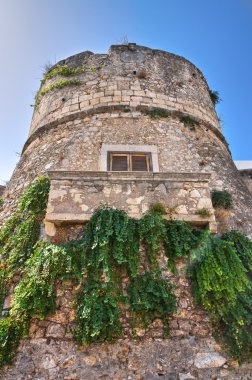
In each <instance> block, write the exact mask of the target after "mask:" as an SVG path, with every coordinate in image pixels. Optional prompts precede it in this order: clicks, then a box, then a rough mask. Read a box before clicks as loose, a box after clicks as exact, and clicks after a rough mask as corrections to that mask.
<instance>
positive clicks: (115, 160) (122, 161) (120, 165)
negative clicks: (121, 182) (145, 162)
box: [111, 155, 128, 172]
mask: <svg viewBox="0 0 252 380" xmlns="http://www.w3.org/2000/svg"><path fill="white" fill-rule="evenodd" d="M111 170H112V171H117V172H125V171H128V157H127V156H114V155H113V156H112V169H111Z"/></svg>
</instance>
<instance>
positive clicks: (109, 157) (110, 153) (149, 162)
mask: <svg viewBox="0 0 252 380" xmlns="http://www.w3.org/2000/svg"><path fill="white" fill-rule="evenodd" d="M113 156H126V157H127V166H128V170H123V171H122V172H124V173H129V172H131V173H132V172H133V173H152V172H153V165H152V154H151V152H135V151H107V171H109V172H113V173H114V172H115V173H116V172H120V171H121V170H112V158H113ZM132 156H138V157H139V156H141V157H142V156H144V157H146V166H147V171H145V170H132Z"/></svg>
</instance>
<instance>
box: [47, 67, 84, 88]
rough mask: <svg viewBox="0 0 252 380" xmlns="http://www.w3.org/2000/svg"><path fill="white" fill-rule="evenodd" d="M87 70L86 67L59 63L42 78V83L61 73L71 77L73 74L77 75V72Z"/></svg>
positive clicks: (80, 72)
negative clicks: (74, 66)
mask: <svg viewBox="0 0 252 380" xmlns="http://www.w3.org/2000/svg"><path fill="white" fill-rule="evenodd" d="M85 71H86V67H85V66H82V67H77V68H73V67H70V66H67V65H64V66H61V65H57V66H56V67H55V68H54V69H52V70H50V69H49V70H48V71H47V72H46V74H45V76H44V78H43V79H42V81H41V83H42V84H44V83H45V82H46V81H47V80H49V79H51V78H53V77H55V76H56V75H61V76H63V77H69V76H71V75H77V74H82V73H84V72H85Z"/></svg>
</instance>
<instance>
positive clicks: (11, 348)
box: [0, 316, 28, 367]
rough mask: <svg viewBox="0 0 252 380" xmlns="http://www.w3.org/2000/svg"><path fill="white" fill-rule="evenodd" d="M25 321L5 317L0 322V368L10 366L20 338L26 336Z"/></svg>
mask: <svg viewBox="0 0 252 380" xmlns="http://www.w3.org/2000/svg"><path fill="white" fill-rule="evenodd" d="M27 333H28V326H27V323H26V321H25V320H23V319H19V318H16V317H9V316H5V317H4V318H3V319H1V320H0V367H2V366H3V365H5V364H11V363H12V360H13V359H14V356H15V354H16V350H17V348H18V346H19V342H20V339H21V337H22V336H24V335H27Z"/></svg>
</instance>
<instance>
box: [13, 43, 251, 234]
mask: <svg viewBox="0 0 252 380" xmlns="http://www.w3.org/2000/svg"><path fill="white" fill-rule="evenodd" d="M57 65H61V66H67V67H70V68H72V69H76V71H75V75H73V72H71V74H72V75H71V76H68V77H65V76H63V75H53V73H54V71H53V70H54V68H55V67H57ZM57 65H55V66H54V67H52V68H51V69H50V71H49V73H48V74H49V75H47V76H46V80H43V81H42V84H41V88H40V91H39V94H38V96H37V99H36V104H35V110H34V114H33V118H32V123H31V127H30V133H29V138H28V140H27V141H26V143H25V145H24V148H23V153H22V157H21V160H20V162H19V164H18V165H17V168H16V170H15V172H14V174H13V176H12V179H11V181H10V183H9V185H8V189H7V193H6V194H7V196H8V202H9V204H7V210H8V205H9V206H11V204H15V200H16V199H17V198H18V195H19V194H21V193H22V191H23V188H24V186H26V185H27V184H29V183H30V182H31V181H32V180H33V179H34V178H35V177H36V176H37V175H38V174H41V173H45V172H46V173H48V175H49V177H50V179H51V191H50V197H49V204H48V210H47V215H46V223H45V224H46V234H47V235H48V236H49V237H50V238H51V239H52V240H55V241H60V240H62V239H63V240H64V239H67V238H69V236H65V235H68V232H69V228H68V227H67V226H69V224H70V225H72V224H74V225H75V226H76V225H78V224H80V225H81V224H83V223H85V222H86V221H87V220H88V219H89V218H90V216H91V215H92V212H93V210H94V208H96V207H97V206H98V205H99V204H100V203H106V204H109V205H112V206H116V207H118V208H123V209H125V210H126V211H127V212H129V214H130V215H132V216H136V217H138V216H141V215H142V214H143V213H145V212H146V211H147V210H148V208H149V205H150V203H155V202H161V203H163V204H164V205H166V206H167V208H168V210H172V211H173V212H174V211H175V214H174V217H175V218H178V219H182V220H186V221H188V222H190V223H193V224H198V225H209V226H210V229H211V230H212V231H213V232H216V230H217V229H218V225H219V226H220V225H222V224H223V221H221V222H219V223H216V216H215V215H214V211H213V209H212V203H211V199H210V192H211V190H213V189H217V190H224V189H225V190H228V191H229V192H230V193H231V194H232V196H233V204H234V207H233V210H232V213H231V214H229V215H228V218H226V220H224V224H225V228H230V229H239V230H243V231H244V232H246V233H247V234H250V235H251V234H252V216H251V212H250V210H251V205H252V200H251V195H250V194H249V192H248V190H247V188H246V186H244V184H243V182H242V180H241V178H240V175H239V173H238V171H237V169H236V167H235V165H234V164H233V161H232V158H231V155H230V151H229V149H228V144H227V143H226V141H225V138H224V137H223V135H222V132H221V129H220V125H219V121H218V117H217V115H216V112H215V108H214V104H213V102H212V100H211V97H210V90H209V87H208V85H207V83H206V80H205V78H204V76H203V75H202V73H201V72H200V71H199V70H198V69H197V68H196V67H195V66H194V65H193V64H192V63H190V62H189V61H187V60H186V59H184V58H182V57H179V56H177V55H174V54H171V53H167V52H164V51H160V50H153V49H149V48H146V47H142V46H137V45H136V44H134V43H129V44H128V45H113V46H111V48H110V50H109V53H108V54H93V53H91V52H89V51H87V52H83V53H80V54H77V55H74V56H72V57H69V58H67V59H65V60H63V61H60V62H58V64H57ZM50 73H51V74H52V75H50ZM202 209H203V210H205V209H207V210H208V211H209V214H210V216H208V217H206V216H204V217H202V216H201V215H200V213H199V214H198V211H199V210H202ZM217 222H218V215H217ZM56 227H60V228H58V229H57V228H56ZM62 229H63V230H65V232H64V236H62V234H59V233H58V232H57V230H58V231H59V230H62ZM67 231H68V232H67Z"/></svg>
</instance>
